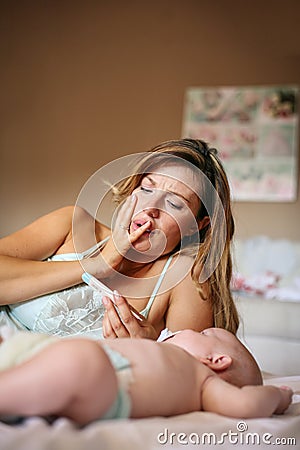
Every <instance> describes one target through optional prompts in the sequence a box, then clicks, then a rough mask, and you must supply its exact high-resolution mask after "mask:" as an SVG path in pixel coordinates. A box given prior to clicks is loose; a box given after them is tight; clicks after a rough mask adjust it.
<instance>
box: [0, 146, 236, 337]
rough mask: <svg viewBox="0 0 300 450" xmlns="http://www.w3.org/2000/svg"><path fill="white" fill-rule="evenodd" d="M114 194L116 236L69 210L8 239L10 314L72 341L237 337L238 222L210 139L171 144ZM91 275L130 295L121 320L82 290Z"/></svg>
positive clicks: (2, 285) (3, 279) (4, 297)
mask: <svg viewBox="0 0 300 450" xmlns="http://www.w3.org/2000/svg"><path fill="white" fill-rule="evenodd" d="M112 190H113V194H114V198H115V200H116V201H117V202H118V204H119V205H120V207H119V209H118V213H117V217H116V220H115V224H114V227H113V231H112V230H110V229H109V228H108V227H107V226H105V225H104V224H102V223H100V222H99V221H97V220H95V219H94V218H93V217H92V216H91V215H90V214H88V213H87V212H86V211H85V210H84V209H82V208H79V207H75V208H74V207H66V208H62V209H59V210H57V211H54V212H52V213H50V214H48V215H46V216H44V217H41V218H40V219H38V220H36V221H35V222H33V223H32V224H30V225H28V226H27V227H25V228H23V229H21V230H20V231H17V232H16V233H13V234H12V235H10V236H7V237H5V238H3V239H1V240H0V254H1V256H0V263H1V265H0V292H1V294H0V295H1V297H0V303H1V304H2V305H6V306H5V307H3V309H4V310H5V311H3V313H2V314H3V315H4V316H5V317H9V320H11V321H13V322H14V323H15V324H16V326H17V327H19V328H20V327H25V328H28V329H31V330H34V331H38V332H46V333H49V334H58V335H63V336H64V335H67V334H86V335H90V336H92V337H95V338H101V337H102V336H104V337H106V338H108V337H109V338H114V337H125V336H131V337H133V336H134V337H146V338H150V339H157V337H158V336H159V334H160V332H161V331H162V330H163V329H164V328H166V327H167V328H169V329H171V330H172V331H176V330H179V329H183V328H191V329H194V330H196V331H201V330H202V329H204V328H208V327H210V326H217V327H222V328H225V329H227V330H229V331H232V332H234V333H235V332H236V330H237V327H238V316H237V312H236V309H235V306H234V303H233V300H232V297H231V293H230V289H229V283H230V279H231V256H230V241H231V239H232V236H233V232H234V222H233V218H232V213H231V205H230V191H229V185H228V180H227V177H226V174H225V172H224V169H223V167H222V165H221V163H220V161H219V159H218V157H217V156H216V151H215V150H214V149H210V148H209V147H208V145H207V144H206V143H205V142H203V141H200V140H192V139H182V140H178V141H175V140H174V141H167V142H164V143H162V144H160V145H158V146H156V147H154V148H153V149H152V150H150V151H149V152H147V153H146V154H145V156H144V157H143V158H142V160H141V161H140V162H139V163H138V166H137V168H136V170H135V171H134V173H133V174H132V175H130V176H129V177H128V178H127V179H125V180H124V181H121V182H120V183H118V184H117V185H115V186H113V188H112ZM95 240H96V245H93V244H94V241H95ZM84 271H86V272H89V273H90V274H92V275H94V276H95V277H97V278H98V279H99V280H101V281H102V282H104V283H105V284H106V285H108V286H109V287H110V288H111V289H116V290H117V291H118V292H119V293H120V294H121V295H119V296H116V297H115V300H116V301H117V302H118V309H119V314H118V313H117V311H116V309H115V308H114V306H113V303H112V301H110V300H109V299H108V298H104V299H102V298H99V296H97V292H96V291H94V290H93V289H92V288H90V287H89V286H86V285H83V284H82V279H81V277H82V274H83V272H84ZM132 308H134V309H135V310H136V311H138V312H139V313H140V317H142V318H143V319H142V320H138V319H137V318H136V317H135V316H134V315H133V314H132V311H131V309H132Z"/></svg>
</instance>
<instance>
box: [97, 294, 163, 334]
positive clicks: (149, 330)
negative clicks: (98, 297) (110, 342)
mask: <svg viewBox="0 0 300 450" xmlns="http://www.w3.org/2000/svg"><path fill="white" fill-rule="evenodd" d="M102 301H103V304H104V306H105V309H106V313H105V316H104V318H103V336H104V337H105V338H106V339H107V338H109V339H116V338H123V337H131V338H146V339H153V340H156V339H157V337H158V333H157V331H156V330H155V328H154V327H153V325H151V323H150V322H149V321H148V320H146V319H145V318H144V317H143V316H142V315H141V314H139V312H138V311H137V310H135V309H134V308H133V307H132V306H131V305H129V303H128V302H127V301H126V300H125V298H124V297H122V296H121V295H119V294H117V293H114V302H115V304H116V306H115V305H114V304H113V302H112V300H111V299H110V298H109V297H103V300H102Z"/></svg>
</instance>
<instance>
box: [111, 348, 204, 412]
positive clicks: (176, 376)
mask: <svg viewBox="0 0 300 450" xmlns="http://www.w3.org/2000/svg"><path fill="white" fill-rule="evenodd" d="M105 344H106V345H109V347H111V348H112V349H114V350H116V351H118V352H119V353H121V354H122V355H123V356H125V357H126V358H127V359H128V360H129V361H130V363H131V368H132V374H133V382H132V383H131V385H130V390H129V393H130V396H131V399H132V413H131V416H132V417H144V416H149V415H163V416H169V415H176V414H184V413H187V412H190V411H199V410H200V409H201V386H202V383H203V381H204V380H205V378H206V377H207V376H208V372H210V371H209V369H207V368H206V367H205V366H204V365H202V364H201V363H199V362H198V361H196V359H195V358H193V357H192V356H191V355H189V354H188V353H187V352H186V351H184V350H182V349H181V348H179V347H177V346H175V345H173V344H170V343H167V342H165V343H160V344H158V343H157V342H155V341H151V340H149V339H138V340H134V341H133V340H132V339H116V340H112V341H105Z"/></svg>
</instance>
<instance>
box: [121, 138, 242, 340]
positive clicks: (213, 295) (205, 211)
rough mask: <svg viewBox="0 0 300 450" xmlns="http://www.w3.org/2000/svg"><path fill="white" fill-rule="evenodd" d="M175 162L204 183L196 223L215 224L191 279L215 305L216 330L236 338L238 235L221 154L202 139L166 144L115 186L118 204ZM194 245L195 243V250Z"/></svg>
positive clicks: (204, 237)
mask: <svg viewBox="0 0 300 450" xmlns="http://www.w3.org/2000/svg"><path fill="white" fill-rule="evenodd" d="M174 158H175V161H176V162H177V163H178V161H180V162H182V163H183V164H188V165H189V167H193V168H195V169H196V174H197V173H198V178H201V180H200V184H201V202H200V208H199V211H198V215H197V217H196V219H198V220H201V219H203V218H204V217H205V216H209V219H210V220H209V224H208V225H206V226H205V228H203V229H202V230H200V245H199V242H198V245H197V251H196V252H195V253H194V257H195V260H194V263H193V266H192V268H191V276H192V279H193V281H194V283H195V285H196V287H197V289H198V292H199V294H200V296H201V297H202V298H203V299H207V298H209V299H210V301H211V302H212V310H213V318H214V324H213V325H214V326H215V327H220V328H225V329H226V330H228V331H231V332H232V333H234V334H235V333H236V331H237V329H238V326H239V317H238V313H237V309H236V307H235V304H234V301H233V298H232V295H231V291H230V281H231V276H232V259H231V251H230V247H231V239H232V237H233V234H234V220H233V216H232V211H231V199H230V188H229V183H228V179H227V176H226V173H225V171H224V168H223V166H222V163H221V161H220V159H219V158H218V156H217V150H216V149H213V148H210V147H209V146H208V144H207V143H206V142H204V141H202V140H199V139H197V140H196V139H180V140H171V141H166V142H163V143H161V144H159V145H157V146H155V147H153V148H152V149H150V150H149V151H148V152H146V153H145V154H144V156H143V158H142V160H141V161H140V162H139V163H138V164H137V167H136V168H135V170H134V174H133V175H131V176H129V177H128V178H126V179H125V180H123V181H121V182H120V183H118V184H117V185H115V186H114V187H113V195H114V200H115V201H116V202H117V203H120V202H121V201H123V200H124V199H125V198H126V197H127V196H129V195H130V194H131V193H132V192H133V190H134V189H135V188H136V187H137V186H139V184H140V182H141V179H142V178H143V177H144V176H145V174H146V173H151V171H153V170H154V169H155V168H157V167H160V166H161V165H165V164H168V163H169V162H174ZM197 169H198V171H197ZM199 174H200V176H199ZM201 175H202V176H201ZM218 227H221V228H220V230H219V229H218ZM185 245H186V244H185ZM193 246H194V244H191V245H190V247H193ZM220 249H221V251H220ZM175 251H178V247H177V248H176V249H174V252H175ZM218 253H219V254H218ZM204 266H206V268H207V267H208V272H207V273H208V276H207V277H206V279H203V278H202V280H201V273H202V270H203V268H204ZM204 286H205V292H207V296H206V298H205V294H204V289H203V287H204Z"/></svg>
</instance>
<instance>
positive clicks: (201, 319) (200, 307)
mask: <svg viewBox="0 0 300 450" xmlns="http://www.w3.org/2000/svg"><path fill="white" fill-rule="evenodd" d="M165 326H166V328H169V330H171V331H178V330H184V329H192V330H195V331H202V330H204V329H206V328H210V327H212V326H213V312H212V305H211V300H210V299H209V298H207V299H206V300H203V299H202V298H201V296H200V294H199V292H198V291H197V289H196V286H195V284H194V283H193V280H192V277H191V275H190V274H188V275H187V276H186V277H185V278H184V279H183V280H182V281H181V282H180V283H179V284H178V285H177V286H175V287H174V288H173V290H172V291H171V294H170V301H169V307H168V309H167V311H166V314H165Z"/></svg>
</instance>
